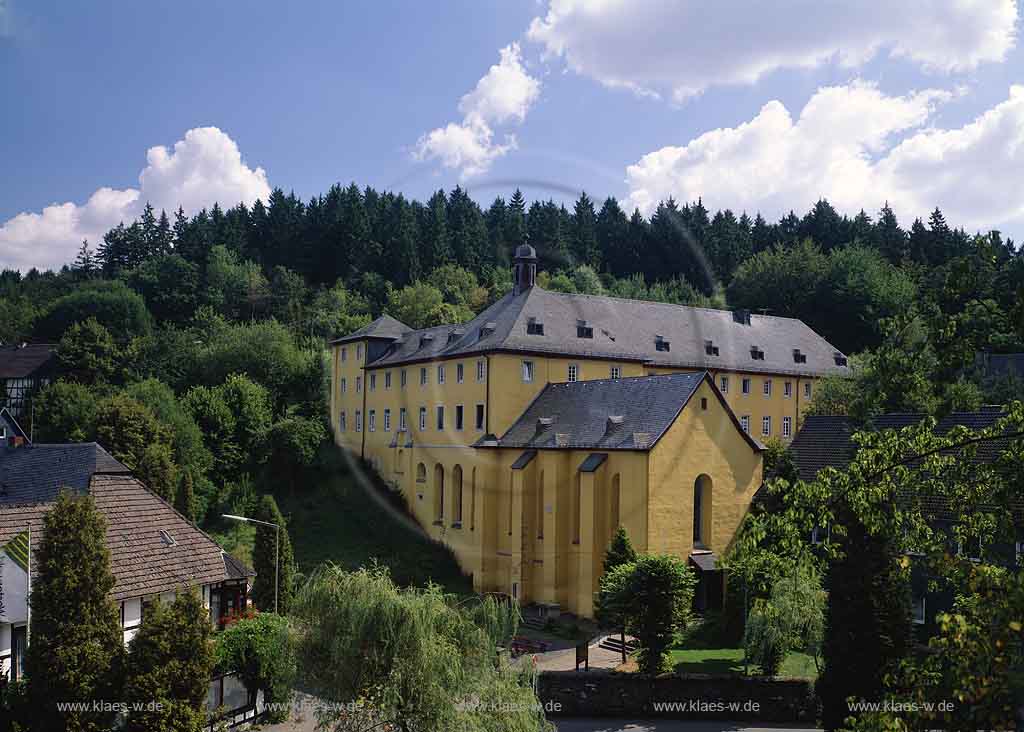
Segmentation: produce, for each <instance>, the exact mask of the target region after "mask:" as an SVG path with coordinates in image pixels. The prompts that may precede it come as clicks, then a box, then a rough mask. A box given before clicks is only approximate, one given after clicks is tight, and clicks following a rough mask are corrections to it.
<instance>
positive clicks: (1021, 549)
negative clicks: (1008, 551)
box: [1013, 541, 1024, 567]
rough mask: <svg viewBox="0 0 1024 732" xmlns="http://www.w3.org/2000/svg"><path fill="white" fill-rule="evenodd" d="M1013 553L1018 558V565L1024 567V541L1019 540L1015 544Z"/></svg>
mask: <svg viewBox="0 0 1024 732" xmlns="http://www.w3.org/2000/svg"><path fill="white" fill-rule="evenodd" d="M1013 554H1014V557H1016V559H1017V566H1018V567H1024V541H1018V542H1017V543H1016V544H1015V545H1014V550H1013Z"/></svg>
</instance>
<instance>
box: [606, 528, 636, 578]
mask: <svg viewBox="0 0 1024 732" xmlns="http://www.w3.org/2000/svg"><path fill="white" fill-rule="evenodd" d="M636 559H637V553H636V549H634V548H633V542H631V541H630V540H629V534H628V533H626V528H625V527H624V526H619V527H618V528H616V529H615V535H614V536H612V540H611V543H610V544H609V545H608V551H606V552H605V554H604V571H605V572H611V571H612V570H613V569H615V568H616V567H619V566H621V565H623V564H629V563H630V562H635V561H636Z"/></svg>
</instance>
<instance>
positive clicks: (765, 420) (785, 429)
mask: <svg viewBox="0 0 1024 732" xmlns="http://www.w3.org/2000/svg"><path fill="white" fill-rule="evenodd" d="M740 426H741V427H742V428H743V431H744V432H746V433H747V434H748V435H749V434H750V415H749V414H744V415H743V416H742V417H740ZM761 434H762V435H763V436H764V437H771V436H772V418H771V417H770V416H768V415H765V416H764V417H761ZM782 436H783V437H792V436H793V418H792V417H783V418H782Z"/></svg>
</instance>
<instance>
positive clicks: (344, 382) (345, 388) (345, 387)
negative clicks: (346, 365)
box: [341, 377, 348, 394]
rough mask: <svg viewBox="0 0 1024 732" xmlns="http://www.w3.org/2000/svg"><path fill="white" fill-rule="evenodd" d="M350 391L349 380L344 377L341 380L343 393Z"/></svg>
mask: <svg viewBox="0 0 1024 732" xmlns="http://www.w3.org/2000/svg"><path fill="white" fill-rule="evenodd" d="M347 391H348V380H347V379H345V378H344V377H342V379H341V393H342V394H344V393H345V392H347Z"/></svg>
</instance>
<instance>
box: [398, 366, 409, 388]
mask: <svg viewBox="0 0 1024 732" xmlns="http://www.w3.org/2000/svg"><path fill="white" fill-rule="evenodd" d="M407 372H408V369H402V370H401V372H400V373H399V375H398V384H399V386H401V387H402V388H403V389H404V388H405V385H406V383H407V382H408V381H409V375H408V373H407Z"/></svg>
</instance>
